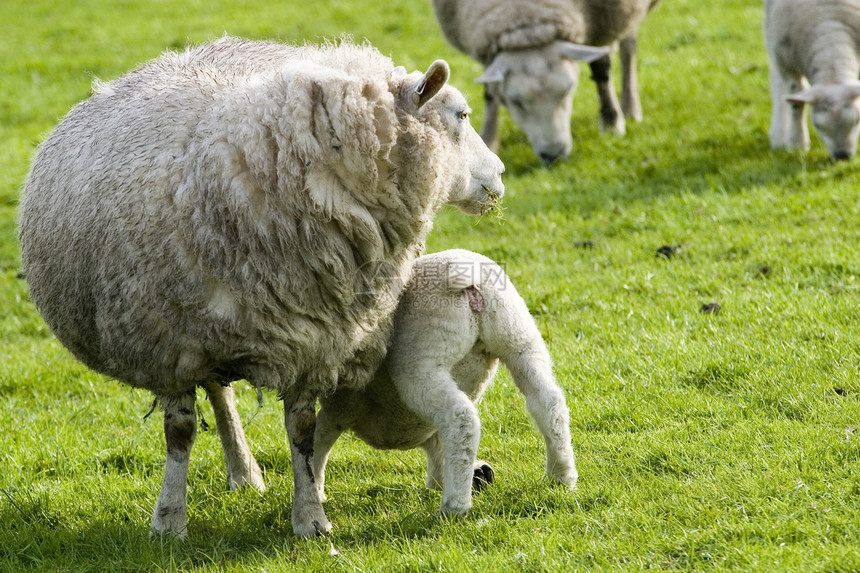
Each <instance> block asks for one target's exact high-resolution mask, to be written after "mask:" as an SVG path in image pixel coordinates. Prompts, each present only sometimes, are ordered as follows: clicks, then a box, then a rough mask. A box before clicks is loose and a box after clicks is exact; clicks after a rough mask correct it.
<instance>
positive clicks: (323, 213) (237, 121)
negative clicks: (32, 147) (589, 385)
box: [20, 38, 504, 536]
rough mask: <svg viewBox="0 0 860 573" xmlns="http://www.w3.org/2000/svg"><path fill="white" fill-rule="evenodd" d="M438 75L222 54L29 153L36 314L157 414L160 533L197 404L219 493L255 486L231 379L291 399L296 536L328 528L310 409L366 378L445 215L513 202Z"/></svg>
mask: <svg viewBox="0 0 860 573" xmlns="http://www.w3.org/2000/svg"><path fill="white" fill-rule="evenodd" d="M448 73H449V72H448V66H447V64H446V63H445V62H443V61H436V62H434V63H433V64H432V65H431V66H430V68H429V69H428V71H427V73H425V74H423V75H422V74H421V73H413V74H406V72H405V71H404V70H402V68H395V67H394V65H393V64H392V62H391V60H390V59H388V58H386V57H384V56H382V55H381V54H380V53H379V52H378V51H376V50H375V49H373V48H371V47H369V46H366V45H365V46H357V45H353V44H351V43H348V42H343V43H340V44H336V45H335V44H329V45H324V46H320V47H314V46H301V47H298V46H287V45H281V44H275V43H267V42H248V41H242V40H237V39H230V38H224V39H222V40H220V41H217V42H214V43H210V44H207V45H203V46H200V47H197V48H193V49H189V50H187V51H185V52H183V53H167V54H165V55H163V56H162V57H160V58H158V59H156V60H154V61H152V62H150V63H148V64H146V65H144V66H142V67H141V68H139V69H137V70H135V71H133V72H131V73H129V74H127V75H125V76H122V77H121V78H119V79H117V80H115V81H113V82H111V83H108V84H106V85H103V86H101V87H99V88H98V89H97V90H96V92H95V93H94V94H93V96H92V97H91V98H90V99H89V100H87V101H84V102H83V103H81V104H79V105H78V106H76V107H75V108H73V109H72V110H71V111H70V112H69V114H68V115H67V116H66V117H65V119H63V121H62V122H61V123H60V124H59V126H58V127H57V128H56V129H55V130H54V132H53V133H52V134H51V135H50V137H48V139H47V140H46V141H45V142H44V144H43V145H42V146H41V148H40V149H39V151H38V153H37V155H36V157H35V159H34V162H33V165H32V169H31V171H30V174H29V176H28V180H27V183H26V185H25V188H24V191H23V196H22V199H21V207H20V237H21V247H22V258H23V264H24V271H25V273H26V277H27V281H28V282H29V284H30V293H31V296H32V300H33V302H34V303H35V304H36V306H37V307H38V309H39V310H40V311H41V313H42V316H43V317H44V319H45V321H46V322H47V323H48V325H49V326H50V328H51V329H52V331H53V332H54V333H55V335H56V336H57V338H58V339H59V340H60V341H61V342H62V343H63V344H65V345H66V346H67V347H68V348H69V349H70V350H71V351H72V352H73V353H74V354H75V355H76V356H77V357H78V358H79V359H80V360H81V361H83V362H84V363H85V364H87V365H88V366H89V367H90V368H92V369H94V370H96V371H98V372H101V373H104V374H107V375H108V376H112V377H114V378H117V379H119V380H121V381H123V382H126V383H128V384H130V385H132V386H135V387H140V388H145V389H148V390H151V391H152V392H153V393H154V394H155V396H156V397H157V399H158V401H159V402H160V403H161V406H162V408H163V410H164V434H165V440H166V444H167V460H166V464H165V475H164V482H163V485H162V488H161V492H160V495H159V497H158V501H157V503H156V505H155V509H154V511H153V515H152V530H153V531H155V532H171V533H176V534H177V535H180V536H184V535H185V533H186V500H185V491H186V480H187V470H188V462H189V455H190V449H191V446H192V443H193V441H194V438H195V427H196V419H195V408H194V402H195V388H196V387H197V386H202V387H204V388H205V390H206V392H207V394H208V396H209V398H210V400H211V401H212V404H213V408H214V410H215V416H216V423H217V427H218V432H219V435H220V437H221V440H222V445H223V447H224V453H225V461H226V463H227V473H228V481H229V484H230V485H231V487H238V486H243V485H248V484H250V485H251V486H254V487H257V488H260V489H263V487H264V485H263V481H262V478H261V475H260V471H259V468H258V467H257V465H256V462H254V460H253V458H252V457H251V456H250V454H247V455H238V456H237V455H234V454H235V453H236V452H246V453H247V452H248V447H247V442H246V440H245V436H244V434H243V432H242V429H241V424H239V423H238V421H237V413H236V411H235V404H234V400H233V396H232V391H231V389H230V388H229V384H230V383H231V382H232V381H234V380H238V379H246V380H248V381H249V382H250V383H251V384H253V385H255V386H257V387H258V388H269V389H272V390H275V391H276V392H278V393H279V395H280V397H281V398H282V399H283V401H284V409H285V425H286V430H287V434H288V437H289V444H290V452H291V455H292V463H293V468H294V471H293V476H294V487H295V496H294V503H293V508H292V524H293V530H294V532H295V533H296V534H298V535H301V536H308V535H313V534H317V533H320V532H325V531H327V530H328V529H329V528H330V524H329V522H328V520H327V519H326V516H325V513H324V512H323V509H322V505H321V503H320V500H319V498H318V496H317V490H316V487H314V484H313V476H312V475H311V471H310V469H311V459H312V456H313V432H314V424H315V410H314V403H315V400H316V398H317V396H318V395H320V394H321V393H328V392H331V391H333V390H334V389H335V388H336V387H337V386H338V385H340V386H342V387H349V386H350V385H354V386H360V385H361V384H363V383H365V381H366V379H367V375H368V372H372V371H373V370H375V367H376V362H377V361H378V360H379V359H381V357H382V355H383V354H384V352H385V346H386V343H387V339H388V331H389V330H390V326H391V314H392V312H393V304H392V303H391V301H392V300H396V298H397V296H398V295H399V290H400V285H401V284H402V282H403V281H405V279H406V278H407V277H408V276H409V273H410V268H411V264H412V261H413V260H414V258H415V257H416V256H418V254H419V251H420V250H421V249H422V248H423V240H424V238H425V237H426V235H427V233H428V232H429V230H430V228H431V225H432V220H433V217H434V215H435V213H436V211H437V210H438V209H439V208H440V206H441V205H442V204H443V203H444V202H446V201H447V202H450V203H454V204H456V205H458V206H459V207H460V208H461V209H462V210H463V211H465V212H467V213H479V212H482V211H484V210H486V209H488V208H489V207H490V206H491V205H492V204H493V202H494V201H495V200H496V199H497V198H498V197H499V196H500V195H501V194H502V192H503V186H502V182H501V178H500V175H501V173H502V171H503V169H504V168H503V166H502V163H501V161H500V160H499V159H498V158H497V157H496V156H495V155H494V154H493V153H492V152H491V151H490V150H489V149H487V147H486V146H485V145H484V144H483V142H482V141H481V139H480V137H479V136H478V134H477V133H475V131H474V130H473V129H472V128H471V127H470V125H469V120H468V114H469V108H468V106H467V105H466V101H465V100H464V98H463V96H462V95H461V94H460V93H459V92H458V91H457V90H456V89H454V88H452V87H450V86H447V85H446V81H447V79H448ZM347 362H349V363H350V367H349V369H346V368H344V365H345V364H346V363H347ZM362 369H364V370H366V371H364V370H362Z"/></svg>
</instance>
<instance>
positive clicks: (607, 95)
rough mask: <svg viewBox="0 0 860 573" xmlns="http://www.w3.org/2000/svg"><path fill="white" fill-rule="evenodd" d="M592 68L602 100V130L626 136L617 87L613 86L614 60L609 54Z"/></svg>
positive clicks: (591, 64)
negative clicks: (616, 91)
mask: <svg viewBox="0 0 860 573" xmlns="http://www.w3.org/2000/svg"><path fill="white" fill-rule="evenodd" d="M589 66H591V77H592V78H593V79H594V82H595V83H596V84H597V97H599V98H600V129H601V131H610V132H613V133H616V134H618V135H624V133H625V132H626V131H627V128H626V127H625V125H624V115H623V114H622V113H621V106H620V105H618V97H617V96H616V95H615V87H614V86H613V85H612V69H611V68H612V59H611V58H610V55H609V54H607V55H605V56H603V57H602V58H599V59H597V60H594V61H593V62H591V63H590V64H589Z"/></svg>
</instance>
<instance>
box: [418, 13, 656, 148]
mask: <svg viewBox="0 0 860 573" xmlns="http://www.w3.org/2000/svg"><path fill="white" fill-rule="evenodd" d="M658 2H659V0H433V7H434V9H435V12H436V19H437V20H438V21H439V25H440V26H441V28H442V32H443V33H444V35H445V38H446V39H447V40H448V41H449V42H450V43H451V44H452V45H453V46H454V47H455V48H457V49H459V50H461V51H462V52H465V53H466V54H469V55H470V56H472V57H473V58H474V59H476V60H477V61H479V62H481V63H482V64H483V65H484V67H485V70H484V74H483V75H482V76H481V77H480V78H478V80H477V81H478V82H481V83H484V84H485V88H484V90H485V91H484V96H485V99H486V103H487V108H486V112H485V116H484V125H483V127H482V129H481V137H483V138H484V141H486V142H487V145H489V146H490V148H491V149H493V150H496V149H497V148H498V145H499V139H498V111H499V105H500V104H504V105H505V106H507V107H508V110H509V111H510V112H511V115H512V116H513V119H514V121H516V123H517V125H519V126H520V128H522V130H523V131H525V133H526V136H527V137H528V139H529V142H530V143H531V146H532V148H533V149H534V150H535V152H536V153H537V154H538V156H539V157H540V158H541V160H543V162H544V163H546V164H551V163H553V162H555V161H557V160H558V159H560V158H563V157H567V156H568V155H570V151H571V147H572V144H573V138H572V137H571V133H570V117H571V112H572V106H573V102H572V99H573V92H574V90H575V89H576V85H577V82H578V80H579V65H578V64H577V63H576V61H575V60H583V61H585V62H588V63H589V64H590V65H591V71H592V75H593V77H594V80H595V82H596V83H597V93H598V96H599V97H600V118H601V128H602V129H605V130H609V131H613V132H616V133H618V134H623V133H625V130H626V127H625V122H624V115H627V116H628V117H631V118H633V119H635V120H636V121H640V120H641V119H642V107H641V104H640V102H639V92H638V87H637V79H636V51H637V38H638V28H639V24H640V23H641V22H642V20H643V19H644V18H645V15H646V14H647V13H648V11H649V10H651V8H653V7H654V6H655V5H656V4H657V3H658ZM615 43H620V53H621V66H622V68H621V74H622V76H621V81H622V83H621V106H619V105H618V99H617V97H616V95H615V90H614V88H613V86H612V75H611V73H610V57H609V49H608V48H607V47H606V46H611V45H613V44H615ZM582 44H586V45H582ZM594 46H601V47H594ZM622 110H623V113H622Z"/></svg>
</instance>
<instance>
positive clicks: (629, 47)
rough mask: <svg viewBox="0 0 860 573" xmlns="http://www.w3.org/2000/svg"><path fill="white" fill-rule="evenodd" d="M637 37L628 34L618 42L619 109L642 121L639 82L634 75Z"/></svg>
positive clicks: (634, 34)
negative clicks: (619, 74)
mask: <svg viewBox="0 0 860 573" xmlns="http://www.w3.org/2000/svg"><path fill="white" fill-rule="evenodd" d="M638 43H639V38H638V37H637V34H636V33H633V34H630V35H629V36H627V37H626V38H624V39H623V40H621V43H620V49H619V53H620V55H621V109H622V110H623V111H624V115H625V116H627V117H629V118H632V119H633V120H635V121H642V104H641V102H640V101H639V82H638V78H637V76H636V51H637V48H638Z"/></svg>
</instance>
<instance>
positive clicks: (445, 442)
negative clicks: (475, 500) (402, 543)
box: [395, 368, 481, 515]
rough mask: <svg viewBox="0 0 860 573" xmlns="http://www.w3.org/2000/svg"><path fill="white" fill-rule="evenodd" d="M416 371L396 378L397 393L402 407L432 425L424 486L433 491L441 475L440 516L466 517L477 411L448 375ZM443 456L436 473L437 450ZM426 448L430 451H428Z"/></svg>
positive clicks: (478, 430)
mask: <svg viewBox="0 0 860 573" xmlns="http://www.w3.org/2000/svg"><path fill="white" fill-rule="evenodd" d="M416 371H418V375H417V376H407V375H398V376H396V377H395V378H396V384H397V390H398V392H399V393H400V397H401V399H402V400H403V402H404V404H406V406H407V407H408V408H410V409H411V410H412V411H414V412H415V413H417V414H418V415H419V416H422V417H424V418H426V419H428V420H431V421H432V422H433V425H434V426H435V427H436V428H437V429H438V435H439V437H438V440H439V443H433V442H432V440H433V438H431V439H430V440H428V442H425V444H423V445H422V447H424V451H425V452H427V454H428V455H427V469H428V475H427V484H428V486H430V487H434V485H435V484H437V483H438V481H439V473H441V474H442V478H443V479H442V507H441V512H442V514H443V515H466V513H468V511H469V509H470V508H471V507H472V477H473V475H474V469H475V458H476V457H477V454H478V443H479V442H480V440H481V421H480V419H479V418H478V410H477V409H476V408H475V405H474V404H473V403H472V401H471V400H469V397H468V396H466V394H464V393H463V392H462V391H461V390H460V389H459V388H458V387H457V383H456V382H455V381H454V379H453V378H452V377H451V374H450V373H449V372H447V371H444V370H442V371H435V372H433V371H430V372H428V371H421V369H420V368H416ZM440 445H441V449H442V452H443V455H442V459H443V460H444V461H443V463H442V471H441V472H440V471H439V454H438V452H439V447H440ZM428 448H429V449H428Z"/></svg>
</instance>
